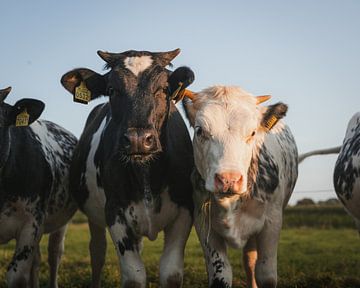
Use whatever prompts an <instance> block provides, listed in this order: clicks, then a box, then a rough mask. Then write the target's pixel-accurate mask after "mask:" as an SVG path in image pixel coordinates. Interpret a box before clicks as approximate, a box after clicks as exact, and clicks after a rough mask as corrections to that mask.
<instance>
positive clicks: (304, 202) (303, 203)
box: [296, 198, 315, 206]
mask: <svg viewBox="0 0 360 288" xmlns="http://www.w3.org/2000/svg"><path fill="white" fill-rule="evenodd" d="M309 205H315V202H314V200H312V199H310V198H304V199H301V200H298V201H297V202H296V206H309Z"/></svg>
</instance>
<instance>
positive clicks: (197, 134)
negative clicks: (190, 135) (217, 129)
mask: <svg viewBox="0 0 360 288" xmlns="http://www.w3.org/2000/svg"><path fill="white" fill-rule="evenodd" d="M195 133H196V136H198V137H200V136H202V135H203V129H202V128H201V127H200V126H196V127H195Z"/></svg>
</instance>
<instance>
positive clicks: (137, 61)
mask: <svg viewBox="0 0 360 288" xmlns="http://www.w3.org/2000/svg"><path fill="white" fill-rule="evenodd" d="M153 62H154V61H153V59H152V57H151V56H150V55H143V56H132V57H126V58H125V59H124V66H125V68H126V69H128V70H130V71H131V72H132V73H133V74H134V75H135V76H138V75H139V74H140V73H141V72H143V71H145V70H146V69H148V68H149V67H150V66H151V65H152V64H153Z"/></svg>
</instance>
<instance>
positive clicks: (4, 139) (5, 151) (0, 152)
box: [0, 127, 11, 172]
mask: <svg viewBox="0 0 360 288" xmlns="http://www.w3.org/2000/svg"><path fill="white" fill-rule="evenodd" d="M0 139H1V140H0V141H1V143H0V172H2V169H3V167H4V165H5V163H6V161H7V160H8V158H9V154H10V147H11V143H10V142H11V136H10V128H9V127H0Z"/></svg>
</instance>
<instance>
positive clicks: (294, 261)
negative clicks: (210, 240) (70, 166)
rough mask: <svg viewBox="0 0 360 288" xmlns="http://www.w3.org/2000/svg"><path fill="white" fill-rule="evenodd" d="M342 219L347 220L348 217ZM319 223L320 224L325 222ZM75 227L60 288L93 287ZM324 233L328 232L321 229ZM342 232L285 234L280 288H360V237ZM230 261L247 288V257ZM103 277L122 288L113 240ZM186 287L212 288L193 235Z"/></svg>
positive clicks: (0, 256) (154, 247)
mask: <svg viewBox="0 0 360 288" xmlns="http://www.w3.org/2000/svg"><path fill="white" fill-rule="evenodd" d="M291 209H293V208H291ZM299 213H300V212H299ZM302 213H305V214H306V211H305V212H304V211H302V212H301V213H300V214H299V215H302ZM310 216H311V215H310ZM286 217H287V216H286ZM294 217H295V216H294ZM342 217H347V215H346V214H344V215H343V216H342ZM288 220H289V221H290V219H288ZM288 220H286V221H288ZM318 220H321V217H320V219H318ZM344 221H345V220H344ZM74 222H76V223H73V224H71V225H70V228H69V231H68V233H67V236H66V244H65V245H66V247H65V249H66V251H65V255H64V257H63V259H62V263H61V268H60V275H59V283H60V287H72V288H76V287H87V286H88V285H89V283H90V275H91V274H90V264H89V263H90V257H89V252H88V243H89V235H88V228H87V225H86V224H85V223H83V222H84V218H83V217H82V216H81V215H77V217H76V218H75V221H74ZM288 223H290V222H288ZM291 223H293V222H291ZM344 223H345V222H344ZM301 226H304V225H303V224H301ZM313 226H314V225H313ZM320 227H322V228H324V227H323V226H322V225H320ZM337 228H338V229H319V228H316V229H315V228H289V229H284V230H283V231H282V233H281V239H280V245H279V253H278V274H279V285H278V287H297V288H302V287H315V288H316V287H329V288H330V287H331V288H336V287H360V237H359V235H358V233H357V231H356V230H355V229H349V228H339V227H337ZM47 239H48V237H47V236H45V237H43V239H42V242H41V252H42V260H43V261H42V264H41V270H40V282H41V286H42V287H47V280H48V268H47V264H46V257H47V252H46V243H47ZM162 244H163V235H162V234H160V235H159V237H158V239H157V240H156V241H154V242H150V241H148V240H147V239H145V240H144V249H143V253H142V256H143V259H144V261H145V265H146V268H147V275H148V283H149V287H158V285H157V283H158V280H159V279H158V264H159V259H160V255H161V250H162ZM13 249H14V241H12V242H10V243H9V244H7V245H3V246H1V247H0V287H1V288H2V287H6V284H5V273H6V266H7V264H8V263H9V261H10V259H11V256H12V253H13ZM229 255H230V261H231V263H232V267H233V274H234V287H245V285H244V280H245V275H244V271H243V267H242V263H241V255H242V253H241V251H240V250H230V251H229ZM102 277H103V282H102V283H103V287H116V286H119V283H120V272H119V268H118V264H117V257H116V255H115V250H114V248H113V244H112V242H111V240H110V238H109V239H108V251H107V258H106V265H105V269H104V272H103V275H102ZM184 287H207V276H206V272H205V264H204V259H203V255H202V251H201V248H200V245H199V243H198V240H197V237H196V234H195V232H194V231H192V233H191V235H190V239H189V241H188V243H187V247H186V255H185V275H184Z"/></svg>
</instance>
